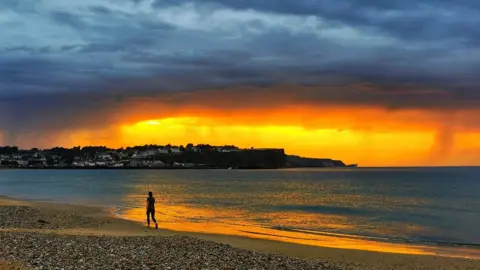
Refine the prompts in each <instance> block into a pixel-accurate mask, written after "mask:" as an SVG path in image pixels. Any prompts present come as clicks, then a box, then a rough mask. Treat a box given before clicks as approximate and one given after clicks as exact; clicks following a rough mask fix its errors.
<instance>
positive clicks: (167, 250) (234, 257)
mask: <svg viewBox="0 0 480 270" xmlns="http://www.w3.org/2000/svg"><path fill="white" fill-rule="evenodd" d="M0 240H1V243H2V244H3V245H4V246H15V245H17V246H18V248H17V249H4V250H2V252H1V253H0V260H1V259H8V258H9V259H10V260H12V259H14V260H16V261H20V262H23V263H24V264H25V265H27V266H29V267H31V268H32V269H106V270H108V269H320V270H321V269H326V270H337V269H340V268H338V267H335V266H333V265H330V266H327V265H326V264H325V263H324V262H322V261H306V260H300V259H294V258H288V257H283V256H278V255H270V254H262V253H257V252H253V251H248V250H242V249H237V248H233V247H231V246H229V245H224V244H219V243H215V242H211V241H204V240H200V239H196V238H192V237H186V236H173V237H156V236H154V237H114V236H112V237H99V236H72V235H59V234H42V233H25V232H21V233H19V232H0Z"/></svg>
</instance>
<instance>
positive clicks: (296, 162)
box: [286, 156, 346, 168]
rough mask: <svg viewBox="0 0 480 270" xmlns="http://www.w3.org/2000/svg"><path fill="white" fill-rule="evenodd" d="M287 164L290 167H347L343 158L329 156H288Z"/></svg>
mask: <svg viewBox="0 0 480 270" xmlns="http://www.w3.org/2000/svg"><path fill="white" fill-rule="evenodd" d="M286 166H287V167H289V168H323V167H346V165H345V163H343V162H342V161H341V160H333V159H329V158H304V157H299V156H286Z"/></svg>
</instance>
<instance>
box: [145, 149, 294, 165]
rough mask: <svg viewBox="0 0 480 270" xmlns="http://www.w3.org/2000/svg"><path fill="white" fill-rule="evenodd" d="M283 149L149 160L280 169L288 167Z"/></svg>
mask: <svg viewBox="0 0 480 270" xmlns="http://www.w3.org/2000/svg"><path fill="white" fill-rule="evenodd" d="M285 157H286V156H285V151H284V150H283V149H252V150H241V151H231V152H214V151H212V152H182V153H179V154H175V155H168V154H157V155H155V156H154V157H151V158H149V160H152V159H155V160H161V161H163V162H165V163H166V164H173V163H175V162H176V163H190V164H202V165H206V166H208V167H213V168H230V167H231V168H238V169H278V168H283V167H285V165H286V159H285Z"/></svg>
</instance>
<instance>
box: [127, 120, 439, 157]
mask: <svg viewBox="0 0 480 270" xmlns="http://www.w3.org/2000/svg"><path fill="white" fill-rule="evenodd" d="M121 138H122V145H125V146H126V145H137V144H150V143H153V144H168V143H170V144H175V145H181V144H182V145H183V144H186V143H194V144H200V143H209V144H213V145H226V144H235V145H237V146H239V147H242V148H249V147H259V148H284V149H285V151H286V152H287V154H296V155H302V156H307V157H317V158H333V159H342V160H344V161H345V162H346V163H360V164H363V165H370V166H373V165H385V166H387V165H395V164H397V165H402V164H409V163H410V164H411V163H413V162H415V163H420V164H421V163H425V160H423V159H426V158H427V156H428V157H429V156H430V155H429V153H430V150H431V148H432V147H433V145H434V144H435V134H434V132H431V131H410V130H408V131H391V132H387V131H384V132H376V133H370V132H368V131H362V130H353V129H342V130H339V129H332V128H308V129H307V128H305V127H302V126H298V125H263V126H248V125H245V124H234V123H231V124H227V123H223V122H220V121H216V120H215V119H213V118H205V117H171V118H164V119H150V120H145V121H140V122H138V123H136V124H133V125H123V126H122V128H121ZM392 142H395V143H392ZM412 160H413V162H412Z"/></svg>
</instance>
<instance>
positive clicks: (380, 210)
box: [0, 168, 480, 256]
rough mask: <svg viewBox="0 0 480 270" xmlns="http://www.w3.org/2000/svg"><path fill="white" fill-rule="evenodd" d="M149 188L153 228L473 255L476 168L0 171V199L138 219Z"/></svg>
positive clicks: (478, 207) (479, 219)
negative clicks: (77, 207) (57, 204)
mask: <svg viewBox="0 0 480 270" xmlns="http://www.w3.org/2000/svg"><path fill="white" fill-rule="evenodd" d="M149 190H151V191H153V192H154V195H155V197H156V200H157V219H158V220H159V221H160V227H163V228H168V229H173V230H186V231H195V232H209V233H221V234H232V235H243V236H249V237H258V238H266V239H275V240H280V241H288V242H297V243H304V244H312V245H320V246H330V247H343V248H356V249H367V250H390V251H392V252H406V253H439V254H442V253H451V252H452V250H451V249H452V248H453V246H450V245H449V244H464V245H463V246H466V247H467V248H468V252H469V254H470V256H477V255H478V254H480V253H478V251H477V248H476V247H475V245H480V230H479V229H478V228H480V168H405V169H403V168H402V169H397V168H396V169H352V170H343V169H342V170H309V169H306V170H303V169H302V170H272V171H241V170H212V171H210V170H198V171H190V170H184V171H173V170H172V171H170V170H166V171H153V170H148V171H140V170H139V171H133V170H129V171H123V170H122V171H120V170H119V171H112V170H106V171H85V170H78V171H73V170H72V171H65V170H61V171H48V170H40V171H34V170H25V171H22V170H2V171H0V195H7V196H12V197H19V198H28V199H35V200H48V201H55V202H64V203H75V204H86V205H97V206H103V207H105V208H107V209H109V210H110V211H111V212H112V213H113V214H115V215H119V216H121V217H123V218H128V219H133V220H139V221H140V220H141V221H143V219H144V205H145V198H146V193H147V192H148V191H149ZM401 243H403V244H401ZM405 243H407V244H408V245H405ZM425 243H426V244H427V245H430V246H429V247H428V248H425V247H423V245H424V244H425ZM432 244H435V245H433V246H432ZM465 244H467V245H465ZM447 247H448V248H447ZM461 249H462V248H460V249H459V248H458V247H455V250H456V252H458V253H462V252H464V250H461ZM447 250H448V251H447Z"/></svg>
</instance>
